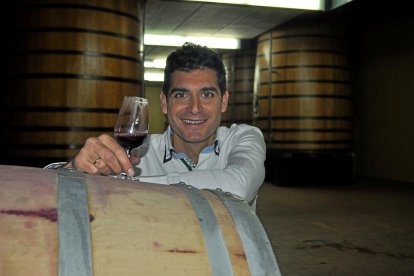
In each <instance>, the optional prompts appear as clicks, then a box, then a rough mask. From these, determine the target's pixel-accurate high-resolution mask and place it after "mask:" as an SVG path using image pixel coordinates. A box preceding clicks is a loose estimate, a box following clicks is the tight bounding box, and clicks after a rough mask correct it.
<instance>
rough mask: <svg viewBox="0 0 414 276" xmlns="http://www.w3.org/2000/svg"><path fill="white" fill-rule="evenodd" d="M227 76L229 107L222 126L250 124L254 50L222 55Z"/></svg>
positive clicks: (223, 117) (223, 116) (251, 117)
mask: <svg viewBox="0 0 414 276" xmlns="http://www.w3.org/2000/svg"><path fill="white" fill-rule="evenodd" d="M222 59H223V63H224V66H225V67H226V74H227V90H228V91H229V93H230V99H229V105H228V109H227V111H226V113H224V114H223V115H222V124H223V125H227V126H230V125H231V124H232V123H237V124H240V123H244V124H251V123H252V119H253V83H254V69H255V61H256V50H235V51H231V52H225V53H223V54H222Z"/></svg>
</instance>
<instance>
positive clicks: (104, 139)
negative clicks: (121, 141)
mask: <svg viewBox="0 0 414 276" xmlns="http://www.w3.org/2000/svg"><path fill="white" fill-rule="evenodd" d="M117 147H118V148H120V149H119V150H118V151H115V150H116V149H117ZM85 148H86V149H88V150H89V151H90V152H91V153H92V154H91V155H92V156H93V157H89V158H92V159H90V160H88V161H89V162H90V163H92V164H93V162H94V161H95V160H96V158H97V157H100V158H101V160H102V161H103V163H104V164H105V165H106V166H107V167H109V168H110V171H109V173H111V172H114V173H120V172H122V170H123V168H122V166H121V161H120V160H122V159H123V158H128V157H127V156H126V153H125V150H124V149H123V148H122V147H121V146H120V145H118V143H117V142H116V141H115V139H114V138H112V137H111V136H109V135H107V134H103V135H101V136H99V137H98V138H96V139H88V140H87V141H86V143H85ZM122 155H125V156H122ZM94 167H96V166H94ZM104 171H106V170H104ZM101 173H103V172H102V171H101ZM106 174H108V173H106Z"/></svg>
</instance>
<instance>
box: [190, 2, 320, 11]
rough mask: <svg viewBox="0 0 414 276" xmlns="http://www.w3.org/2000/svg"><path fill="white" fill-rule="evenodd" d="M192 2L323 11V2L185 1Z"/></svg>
mask: <svg viewBox="0 0 414 276" xmlns="http://www.w3.org/2000/svg"><path fill="white" fill-rule="evenodd" d="M185 1H194V2H211V3H222V4H237V5H249V6H263V7H274V8H289V9H301V10H324V6H325V1H324V0H221V1H220V0H201V1H200V0H185Z"/></svg>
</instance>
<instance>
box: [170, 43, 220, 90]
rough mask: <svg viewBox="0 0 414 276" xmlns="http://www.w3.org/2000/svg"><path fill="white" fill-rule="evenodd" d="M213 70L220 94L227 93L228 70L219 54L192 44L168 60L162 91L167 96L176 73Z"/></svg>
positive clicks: (186, 44)
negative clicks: (172, 77) (173, 74)
mask: <svg viewBox="0 0 414 276" xmlns="http://www.w3.org/2000/svg"><path fill="white" fill-rule="evenodd" d="M207 68H208V69H212V70H215V71H216V74H217V82H218V85H219V88H220V93H224V91H226V70H225V68H224V64H223V61H222V60H221V57H220V55H219V53H218V52H216V51H214V50H212V49H210V48H208V47H205V46H200V45H196V44H193V43H190V42H186V43H184V45H183V46H182V47H181V48H179V49H177V50H175V51H174V52H172V53H171V54H170V55H169V56H168V58H167V65H166V66H165V70H164V83H163V85H162V90H163V92H164V94H165V95H166V96H168V91H169V90H170V85H171V74H172V73H174V71H184V72H190V71H193V70H197V69H207Z"/></svg>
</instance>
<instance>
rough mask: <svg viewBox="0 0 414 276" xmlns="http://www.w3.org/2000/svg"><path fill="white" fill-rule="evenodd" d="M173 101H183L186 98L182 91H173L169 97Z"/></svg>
mask: <svg viewBox="0 0 414 276" xmlns="http://www.w3.org/2000/svg"><path fill="white" fill-rule="evenodd" d="M171 96H172V97H173V98H174V99H185V98H187V96H188V95H187V93H186V92H184V91H175V92H174V93H172V95H171Z"/></svg>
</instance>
